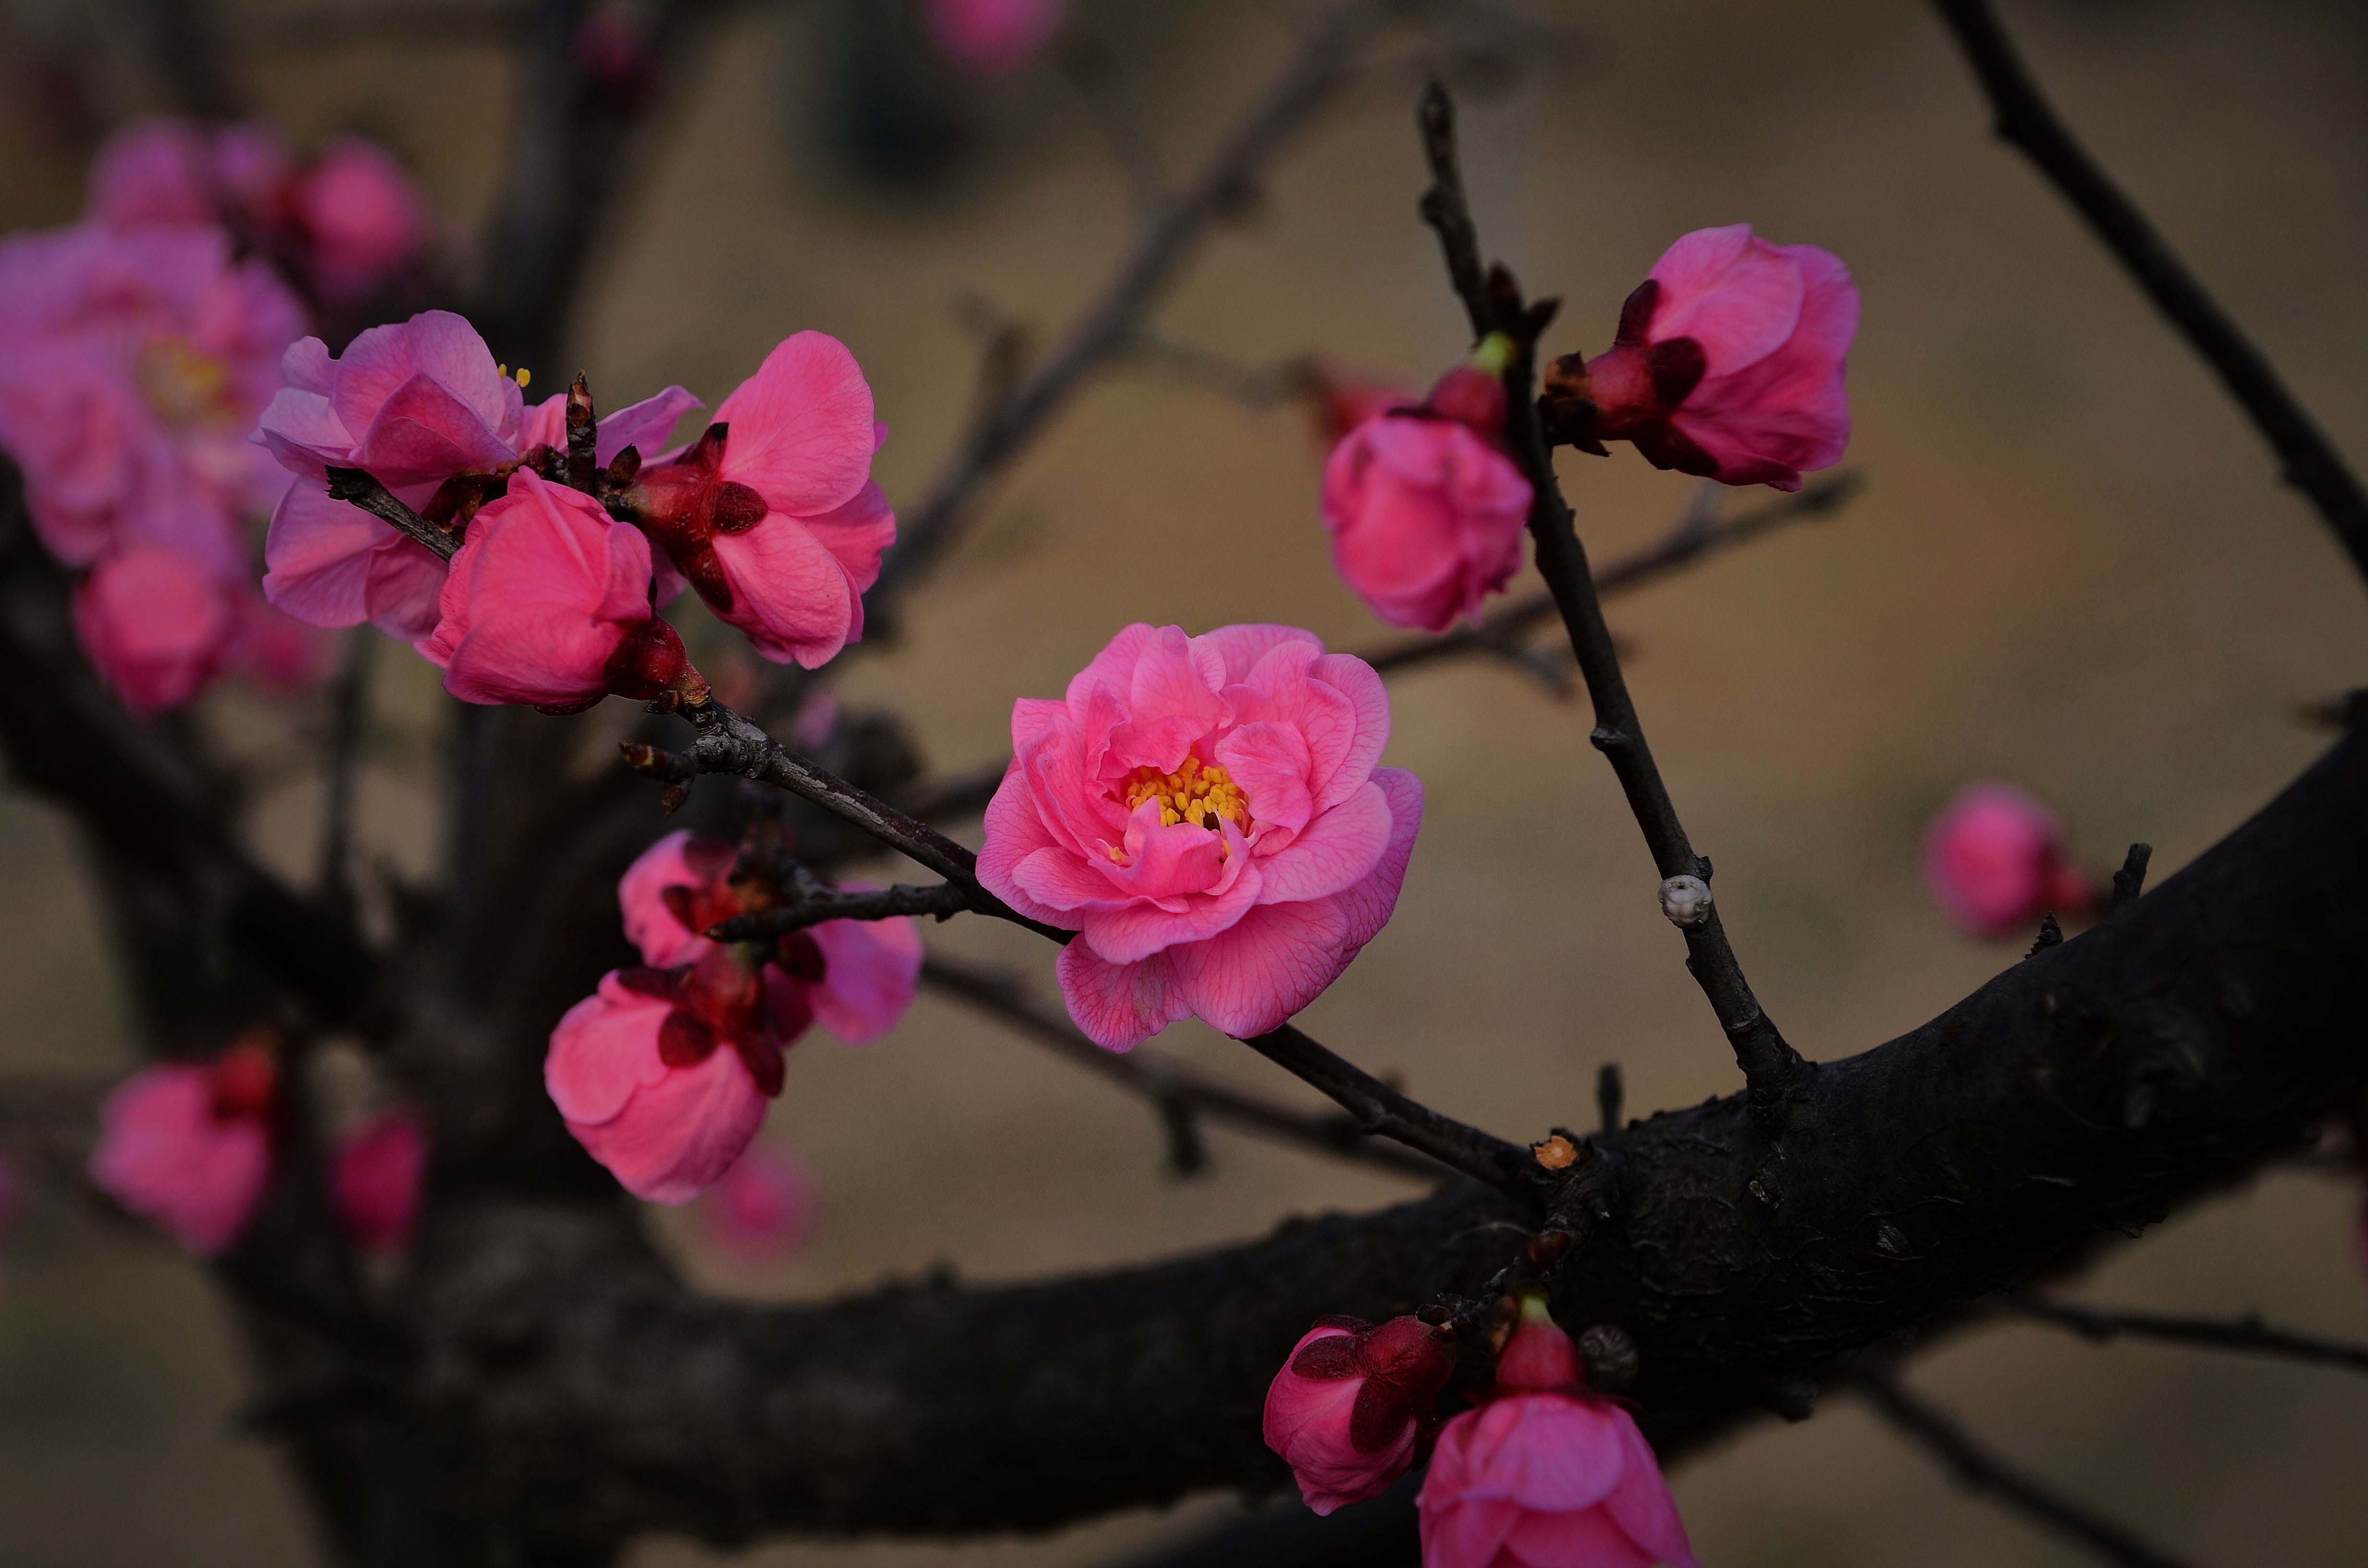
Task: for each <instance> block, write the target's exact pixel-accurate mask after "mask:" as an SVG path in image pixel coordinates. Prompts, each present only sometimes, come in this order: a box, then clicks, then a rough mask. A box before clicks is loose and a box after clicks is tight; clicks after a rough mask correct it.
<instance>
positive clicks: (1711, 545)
mask: <svg viewBox="0 0 2368 1568" xmlns="http://www.w3.org/2000/svg"><path fill="white" fill-rule="evenodd" d="M1864 485H1865V481H1864V480H1863V479H1862V478H1861V477H1860V475H1858V474H1857V473H1856V472H1843V473H1837V474H1833V475H1830V476H1828V477H1827V478H1825V479H1820V480H1817V481H1816V482H1815V483H1811V484H1807V485H1804V486H1803V487H1802V489H1801V490H1800V492H1799V493H1798V494H1793V495H1781V496H1778V497H1777V498H1776V499H1775V500H1773V501H1770V502H1769V503H1768V504H1767V505H1765V506H1755V507H1753V508H1752V509H1751V510H1750V511H1748V512H1744V513H1741V514H1739V515H1738V516H1736V517H1728V518H1725V519H1715V518H1713V519H1708V520H1702V519H1699V518H1698V517H1696V515H1695V514H1693V513H1692V512H1691V509H1690V510H1689V512H1688V515H1687V516H1685V517H1680V518H1679V521H1678V523H1677V526H1675V527H1674V528H1670V529H1669V531H1668V533H1666V534H1664V535H1662V536H1661V538H1660V539H1659V540H1656V541H1655V542H1654V543H1652V544H1648V545H1646V546H1645V548H1644V549H1642V550H1639V551H1634V552H1633V553H1631V554H1627V555H1623V556H1622V557H1621V558H1620V559H1619V560H1617V561H1614V562H1611V564H1609V565H1607V566H1604V567H1601V568H1600V569H1599V570H1598V571H1597V572H1596V573H1595V591H1596V594H1597V595H1598V596H1599V597H1604V598H1609V597H1611V596H1612V595H1614V594H1620V593H1625V592H1627V591H1628V590H1630V589H1632V588H1641V587H1643V586H1645V585H1646V584H1649V583H1656V582H1658V581H1660V580H1661V579H1662V578H1664V577H1667V576H1669V575H1672V574H1675V573H1676V572H1678V571H1679V569H1680V568H1682V567H1686V566H1691V564H1693V563H1694V562H1697V561H1700V560H1701V559H1702V558H1703V557H1704V556H1707V555H1713V554H1715V553H1717V552H1718V551H1723V550H1726V549H1729V548H1731V547H1733V546H1735V545H1738V544H1748V543H1749V542H1750V541H1751V540H1755V539H1759V537H1761V536H1762V535H1764V534H1769V533H1772V532H1774V531H1775V530H1776V529H1778V528H1783V527H1785V526H1786V525H1787V524H1790V523H1795V522H1800V521H1804V520H1805V519H1807V518H1810V517H1826V516H1827V515H1829V514H1831V513H1833V512H1836V511H1839V510H1840V509H1841V508H1842V507H1843V506H1847V505H1848V504H1849V503H1850V500H1851V499H1852V498H1854V497H1855V496H1856V495H1857V494H1858V493H1859V491H1860V490H1861V489H1862V488H1863V487H1864ZM1551 619H1554V596H1553V595H1552V594H1537V595H1534V596H1532V597H1528V598H1524V599H1520V600H1517V601H1515V602H1514V603H1512V604H1509V605H1507V606H1506V607H1505V608H1502V609H1500V610H1497V611H1496V612H1495V613H1494V614H1492V615H1490V616H1489V617H1488V618H1487V619H1486V620H1484V621H1482V622H1481V623H1480V625H1478V626H1477V627H1464V628H1462V629H1460V630H1458V631H1450V632H1446V633H1444V634H1442V635H1440V636H1438V637H1409V638H1404V639H1401V640H1400V641H1398V642H1392V643H1389V644H1387V645H1385V646H1383V647H1378V648H1372V649H1369V650H1366V651H1364V652H1361V653H1359V655H1358V656H1359V657H1360V658H1361V659H1363V660H1364V661H1365V663H1367V664H1369V665H1372V666H1373V668H1375V669H1377V670H1381V671H1383V672H1384V673H1387V672H1390V671H1393V670H1403V669H1410V668H1412V667H1414V666H1416V665H1428V664H1430V663H1433V662H1434V661H1436V660H1440V659H1447V658H1452V657H1454V656H1456V655H1457V654H1460V653H1473V652H1482V651H1487V650H1489V649H1491V648H1493V647H1495V646H1497V645H1498V644H1501V643H1502V642H1507V641H1508V640H1511V639H1516V638H1519V637H1520V636H1521V635H1522V634H1523V633H1525V632H1527V631H1530V629H1531V628H1532V627H1534V626H1537V625H1539V624H1540V623H1542V622H1544V621H1547V620H1551Z"/></svg>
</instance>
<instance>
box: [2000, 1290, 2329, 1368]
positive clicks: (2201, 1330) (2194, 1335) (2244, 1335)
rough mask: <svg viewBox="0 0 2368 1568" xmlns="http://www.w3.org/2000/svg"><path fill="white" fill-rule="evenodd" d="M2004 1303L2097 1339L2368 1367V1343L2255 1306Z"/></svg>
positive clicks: (2034, 1299)
mask: <svg viewBox="0 0 2368 1568" xmlns="http://www.w3.org/2000/svg"><path fill="white" fill-rule="evenodd" d="M1998 1303H1999V1305H2001V1306H2003V1307H2004V1308H2006V1310H2007V1311H2009V1312H2020V1313H2021V1314H2022V1315H2023V1316H2024V1317H2028V1318H2033V1319H2036V1320H2037V1321H2039V1322H2041V1323H2047V1324H2055V1326H2056V1327H2058V1328H2068V1329H2070V1330H2071V1331H2072V1332H2073V1333H2075V1334H2077V1335H2080V1336H2081V1337H2082V1338H2083V1339H2091V1340H2095V1341H2097V1342H2098V1343H2100V1344H2102V1343H2103V1342H2104V1341H2106V1340H2109V1339H2118V1338H2122V1337H2123V1336H2124V1335H2126V1336H2127V1337H2129V1338H2132V1339H2159V1340H2162V1341H2164V1342H2166V1343H2168V1344H2172V1345H2192V1346H2200V1347H2202V1348H2205V1349H2211V1350H2239V1351H2247V1352H2250V1353H2252V1354H2254V1355H2258V1356H2275V1357H2279V1358H2283V1359H2285V1360H2289V1361H2307V1362H2310V1363H2313V1364H2314V1365H2317V1366H2322V1367H2342V1368H2345V1369H2348V1370H2351V1371H2354V1372H2368V1345H2351V1344H2346V1343H2345V1342H2343V1341H2342V1340H2339V1339H2321V1338H2318V1337H2317V1336H2316V1335H2307V1334H2294V1333H2292V1332H2291V1331H2289V1330H2286V1329H2283V1328H2272V1327H2271V1326H2270V1325H2269V1324H2265V1323H2263V1322H2262V1321H2261V1320H2260V1318H2259V1317H2258V1316H2256V1315H2254V1314H2253V1313H2250V1312H2248V1313H2246V1314H2245V1315H2244V1316H2243V1317H2240V1318H2198V1317H2180V1316H2177V1315H2175V1314H2172V1313H2168V1312H2116V1311H2113V1310H2111V1309H2108V1308H2103V1307H2084V1306H2078V1305H2076V1304H2074V1303H2073V1302H2070V1301H2048V1300H2047V1299H2045V1298H2044V1297H2041V1296H2021V1295H2008V1296H2001V1297H1999V1298H1998Z"/></svg>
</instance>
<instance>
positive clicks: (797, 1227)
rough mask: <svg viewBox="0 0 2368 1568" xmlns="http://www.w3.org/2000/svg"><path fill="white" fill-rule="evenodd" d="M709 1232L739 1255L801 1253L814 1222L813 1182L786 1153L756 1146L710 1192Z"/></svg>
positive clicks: (766, 1258)
mask: <svg viewBox="0 0 2368 1568" xmlns="http://www.w3.org/2000/svg"><path fill="white" fill-rule="evenodd" d="M706 1211H707V1232H708V1234H710V1235H712V1236H713V1237H714V1238H715V1239H716V1240H717V1241H718V1242H721V1243H722V1244H723V1245H724V1246H726V1247H728V1248H729V1249H731V1250H732V1251H733V1252H735V1253H738V1254H739V1255H740V1256H743V1257H746V1258H749V1259H752V1260H758V1261H771V1260H773V1259H776V1258H780V1257H781V1256H786V1255H787V1254H789V1253H791V1252H793V1251H795V1250H796V1249H797V1245H798V1244H799V1243H800V1242H802V1241H803V1240H804V1239H805V1233H806V1227H807V1225H808V1224H809V1223H810V1222H811V1221H813V1218H814V1180H813V1178H812V1177H811V1176H808V1175H807V1174H806V1171H805V1167H804V1165H803V1164H801V1163H800V1162H799V1161H798V1160H796V1159H794V1158H792V1157H791V1155H790V1154H789V1153H786V1152H785V1151H782V1150H779V1149H773V1148H768V1146H766V1145H765V1144H763V1143H756V1142H752V1143H750V1144H749V1145H748V1149H747V1152H746V1153H744V1154H742V1155H741V1156H740V1158H739V1159H737V1160H735V1161H734V1162H733V1165H732V1168H731V1169H730V1170H728V1171H725V1172H724V1173H723V1176H722V1177H721V1178H720V1179H719V1180H718V1181H717V1182H716V1184H715V1186H714V1187H712V1188H711V1189H710V1190H709V1192H708V1194H707V1202H706Z"/></svg>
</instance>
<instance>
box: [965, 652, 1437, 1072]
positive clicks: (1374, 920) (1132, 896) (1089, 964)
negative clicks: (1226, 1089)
mask: <svg viewBox="0 0 2368 1568" xmlns="http://www.w3.org/2000/svg"><path fill="white" fill-rule="evenodd" d="M1389 730H1390V706H1389V697H1388V695H1387V693H1385V692H1384V691H1383V687H1382V681H1381V677H1380V676H1378V675H1375V674H1374V673H1373V670H1372V666H1370V665H1367V664H1365V663H1364V662H1363V661H1362V660H1360V659H1356V658H1353V657H1350V656H1349V655H1347V654H1343V653H1325V652H1324V645H1323V643H1322V642H1319V641H1317V639H1316V638H1315V634H1314V633H1312V632H1307V631H1299V630H1297V629H1295V628H1292V627H1288V626H1227V627H1221V628H1219V629H1218V630H1217V631H1212V632H1210V633H1208V634H1207V635H1205V636H1201V637H1187V636H1186V635H1185V634H1184V631H1183V629H1182V628H1180V627H1175V626H1167V627H1151V626H1144V625H1135V626H1130V627H1128V628H1127V629H1126V630H1125V631H1121V632H1120V633H1119V634H1118V635H1117V636H1116V637H1115V638H1112V639H1111V640H1110V645H1109V646H1108V647H1106V648H1104V649H1103V650H1102V651H1101V652H1100V653H1098V654H1096V655H1095V656H1094V660H1093V662H1092V663H1091V664H1089V665H1087V666H1086V667H1085V669H1084V670H1082V671H1080V672H1079V673H1078V675H1077V676H1076V678H1075V679H1074V680H1072V681H1071V682H1070V683H1069V689H1068V694H1067V696H1066V697H1065V698H1064V699H1062V700H1059V701H1039V700H1035V699H1021V700H1019V702H1017V703H1015V704H1014V705H1013V707H1012V714H1011V742H1012V753H1013V756H1012V761H1011V766H1010V767H1009V769H1008V771H1007V772H1006V773H1005V774H1004V777H1003V784H1002V787H1001V788H1000V789H998V790H996V794H995V799H994V801H992V802H991V803H990V804H989V805H988V806H987V810H986V842H985V847H984V849H982V850H981V852H980V855H979V863H978V874H979V880H980V881H983V882H984V883H985V884H986V886H987V887H989V888H990V889H992V890H993V891H994V892H995V893H996V896H997V897H999V898H1001V899H1003V900H1004V901H1005V902H1006V903H1009V904H1011V905H1012V907H1014V908H1016V909H1018V910H1019V911H1020V912H1021V913H1023V914H1025V915H1030V916H1031V917H1033V918H1035V919H1038V920H1042V921H1045V922H1047V923H1049V924H1051V925H1054V926H1063V927H1065V928H1067V929H1069V930H1074V931H1077V932H1080V933H1081V935H1080V937H1079V938H1078V939H1077V940H1076V941H1074V942H1071V943H1070V944H1069V945H1068V946H1067V947H1066V948H1064V949H1062V952H1061V959H1060V964H1059V974H1060V979H1061V991H1062V994H1063V995H1064V997H1065V998H1066V999H1067V1002H1068V1005H1069V1015H1070V1017H1073V1018H1075V1019H1076V1022H1077V1026H1078V1027H1079V1028H1082V1029H1084V1030H1085V1032H1086V1033H1087V1035H1088V1036H1090V1037H1091V1038H1092V1039H1093V1040H1095V1041H1096V1042H1097V1043H1099V1044H1100V1045H1103V1046H1106V1047H1108V1048H1110V1049H1111V1050H1114V1051H1126V1050H1131V1049H1132V1048H1133V1047H1134V1046H1135V1045H1138V1044H1140V1043H1141V1042H1142V1041H1144V1040H1147V1039H1149V1038H1150V1037H1151V1036H1153V1035H1155V1034H1156V1033H1158V1032H1159V1031H1160V1030H1161V1029H1163V1028H1166V1027H1167V1025H1168V1024H1170V1023H1172V1022H1174V1021H1175V1020H1176V1019H1178V1018H1180V1017H1185V1016H1187V1015H1188V1014H1190V1015H1197V1016H1198V1017H1201V1018H1204V1019H1206V1020H1207V1021H1208V1022H1209V1023H1211V1024H1212V1025H1213V1026H1215V1027H1216V1028H1220V1029H1222V1030H1224V1032H1225V1033H1227V1034H1230V1035H1235V1036H1241V1037H1247V1036H1250V1035H1255V1034H1259V1033H1262V1032H1264V1031H1266V1030H1268V1029H1270V1028H1275V1027H1276V1026H1277V1025H1279V1024H1281V1023H1282V1022H1283V1020H1285V1019H1286V1018H1288V1017H1291V1015H1292V1014H1293V1013H1295V1012H1297V1011H1298V1010H1299V1009H1300V1008H1302V1007H1304V1006H1306V1005H1307V1004H1308V1003H1310V1002H1312V1001H1314V1000H1315V997H1316V995H1317V994H1319V993H1321V992H1322V991H1323V990H1324V988H1325V987H1326V986H1327V985H1329V984H1331V983H1332V982H1333V981H1334V980H1335V979H1337V978H1338V976H1339V974H1340V971H1342V970H1344V969H1346V968H1347V967H1348V966H1349V960H1352V959H1354V958H1355V957H1356V955H1357V953H1358V950H1359V949H1361V948H1362V947H1363V946H1364V945H1365V944H1366V943H1367V942H1369V941H1371V940H1372V938H1373V937H1374V935H1375V934H1376V933H1378V932H1379V931H1380V930H1381V928H1382V926H1383V923H1384V922H1386V921H1387V920H1388V919H1389V917H1390V912H1391V910H1392V909H1394V908H1395V906H1396V903H1397V897H1398V887H1399V884H1400V883H1401V882H1402V881H1404V879H1405V876H1406V859H1407V857H1408V856H1409V855H1411V854H1412V853H1413V849H1414V839H1415V833H1416V830H1417V828H1418V827H1419V826H1420V825H1421V822H1422V786H1421V784H1420V783H1419V782H1417V780H1416V778H1415V777H1414V775H1412V774H1411V773H1407V772H1405V771H1403V770H1401V769H1398V768H1392V767H1374V763H1375V762H1376V761H1377V760H1378V759H1379V758H1380V756H1381V754H1382V747H1383V744H1384V743H1385V742H1386V741H1387V740H1388V739H1389Z"/></svg>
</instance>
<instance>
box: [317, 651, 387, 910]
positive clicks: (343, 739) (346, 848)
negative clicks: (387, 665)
mask: <svg viewBox="0 0 2368 1568" xmlns="http://www.w3.org/2000/svg"><path fill="white" fill-rule="evenodd" d="M345 642H346V645H345V653H344V657H343V659H342V660H341V661H340V662H339V664H338V666H337V678H336V681H335V682H334V683H332V684H331V686H330V687H329V726H328V733H327V735H326V736H325V737H324V741H323V745H322V749H323V752H324V759H323V761H324V766H323V768H322V775H323V797H324V798H323V801H322V805H321V864H320V869H319V871H318V873H317V874H316V876H315V877H314V883H315V885H316V886H317V887H318V888H319V889H320V894H321V898H322V900H323V901H324V903H329V904H331V905H333V906H334V907H336V908H338V909H341V910H346V911H348V912H350V911H351V910H352V908H353V905H354V882H353V858H354V806H355V798H356V794H357V786H358V785H359V781H360V774H361V762H362V748H363V743H364V741H365V740H366V739H367V737H368V733H369V729H370V669H371V666H372V665H373V663H374V662H375V659H376V655H377V653H378V644H379V634H378V631H377V630H376V629H375V628H372V627H368V626H358V627H355V628H354V629H353V630H352V631H348V632H347V633H346V639H345Z"/></svg>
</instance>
